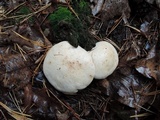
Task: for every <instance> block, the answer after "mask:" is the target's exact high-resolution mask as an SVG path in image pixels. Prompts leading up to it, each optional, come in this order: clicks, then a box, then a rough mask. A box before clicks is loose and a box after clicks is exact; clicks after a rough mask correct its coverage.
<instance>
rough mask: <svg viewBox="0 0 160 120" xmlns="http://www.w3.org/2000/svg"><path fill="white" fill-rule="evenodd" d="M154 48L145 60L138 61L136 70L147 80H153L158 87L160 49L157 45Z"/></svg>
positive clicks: (159, 81)
mask: <svg viewBox="0 0 160 120" xmlns="http://www.w3.org/2000/svg"><path fill="white" fill-rule="evenodd" d="M159 41H160V40H159ZM159 41H158V42H157V45H156V46H154V47H153V48H152V49H151V50H150V52H149V53H148V55H147V57H146V58H143V59H141V60H138V61H137V63H136V66H135V68H136V70H137V71H138V72H139V73H141V74H143V75H144V76H145V77H147V78H154V79H155V80H156V81H157V84H158V85H160V57H159V56H160V54H159V53H160V47H159V43H160V42H159Z"/></svg>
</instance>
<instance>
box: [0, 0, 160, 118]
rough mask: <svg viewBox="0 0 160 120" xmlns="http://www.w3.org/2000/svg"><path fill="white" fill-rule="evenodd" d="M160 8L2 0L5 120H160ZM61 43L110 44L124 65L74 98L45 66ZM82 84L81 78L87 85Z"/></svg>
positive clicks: (0, 66)
mask: <svg viewBox="0 0 160 120" xmlns="http://www.w3.org/2000/svg"><path fill="white" fill-rule="evenodd" d="M159 6H160V5H159V3H158V0H157V1H156V0H155V1H154V2H153V3H151V1H149V0H148V1H147V0H146V1H145V0H129V1H128V0H99V1H97V0H91V1H89V0H1V1H0V119H1V120H12V119H16V120H32V119H33V120H50V119H51V120H160V115H159V114H160V102H159V101H160V95H159V93H160V91H159V86H160V19H159V17H160V7H159ZM61 41H69V43H70V44H71V45H72V46H74V47H77V46H78V45H79V46H81V47H82V48H84V49H85V50H87V51H89V50H91V49H92V48H93V47H94V46H95V44H96V42H98V41H107V42H110V43H111V44H112V45H113V46H114V47H115V48H116V50H117V52H118V55H119V64H118V66H117V68H116V70H115V71H114V72H113V73H112V74H111V75H110V76H108V77H107V78H105V79H101V80H96V79H94V80H93V82H92V83H91V84H90V85H89V86H88V87H87V88H85V89H83V90H80V91H79V92H78V93H77V94H75V95H66V94H63V93H61V92H59V91H58V90H56V89H55V88H54V87H53V86H52V85H51V84H50V83H49V82H48V81H47V78H46V77H45V75H44V73H43V60H44V58H45V55H46V53H47V51H48V50H49V49H50V48H51V46H52V45H54V44H56V43H59V42H61ZM82 79H83V78H82Z"/></svg>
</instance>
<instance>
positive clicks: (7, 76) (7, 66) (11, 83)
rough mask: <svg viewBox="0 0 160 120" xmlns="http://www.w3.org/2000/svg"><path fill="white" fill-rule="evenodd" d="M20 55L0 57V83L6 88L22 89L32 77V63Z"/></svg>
mask: <svg viewBox="0 0 160 120" xmlns="http://www.w3.org/2000/svg"><path fill="white" fill-rule="evenodd" d="M24 57H25V59H26V60H27V61H26V60H25V59H24ZM24 57H23V56H22V55H21V54H10V55H7V56H3V55H0V68H1V69H0V81H2V82H3V85H4V86H5V87H8V88H13V87H16V88H22V87H23V86H25V85H26V84H27V83H28V82H29V81H30V80H31V77H32V71H31V69H30V68H29V67H30V66H32V62H31V61H30V59H29V57H27V56H24Z"/></svg>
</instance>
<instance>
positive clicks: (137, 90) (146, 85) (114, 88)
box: [100, 67, 154, 108]
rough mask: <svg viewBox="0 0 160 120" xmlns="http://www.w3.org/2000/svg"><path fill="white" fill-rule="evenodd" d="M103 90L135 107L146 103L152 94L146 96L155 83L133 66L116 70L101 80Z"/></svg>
mask: <svg viewBox="0 0 160 120" xmlns="http://www.w3.org/2000/svg"><path fill="white" fill-rule="evenodd" d="M100 85H101V86H102V92H104V93H105V94H107V95H109V96H110V97H111V98H114V99H116V100H118V101H119V102H121V103H123V104H125V105H127V106H129V107H133V108H137V105H140V106H142V105H144V104H145V103H146V102H148V101H149V100H150V99H151V96H144V94H147V93H149V92H150V91H152V90H153V87H154V83H153V82H152V81H148V79H146V78H145V77H143V76H141V75H140V74H138V73H137V72H136V71H135V70H132V69H131V68H127V67H125V68H124V67H123V68H119V69H118V70H116V71H115V72H114V73H113V74H112V75H111V76H109V77H108V78H107V80H103V81H102V82H100Z"/></svg>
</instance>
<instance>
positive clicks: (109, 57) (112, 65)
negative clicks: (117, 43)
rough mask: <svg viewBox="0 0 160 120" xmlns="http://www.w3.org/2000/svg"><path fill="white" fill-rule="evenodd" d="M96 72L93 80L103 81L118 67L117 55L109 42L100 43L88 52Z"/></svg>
mask: <svg viewBox="0 0 160 120" xmlns="http://www.w3.org/2000/svg"><path fill="white" fill-rule="evenodd" d="M90 54H91V56H92V59H93V62H94V65H95V68H96V72H95V76H94V78H96V79H104V78H106V77H107V76H109V75H110V74H112V73H113V71H114V70H115V69H116V67H117V65H118V61H119V59H118V53H117V51H116V49H115V48H114V47H113V45H111V44H110V43H109V42H106V41H100V42H97V43H96V46H95V47H94V48H92V50H91V51H90Z"/></svg>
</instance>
